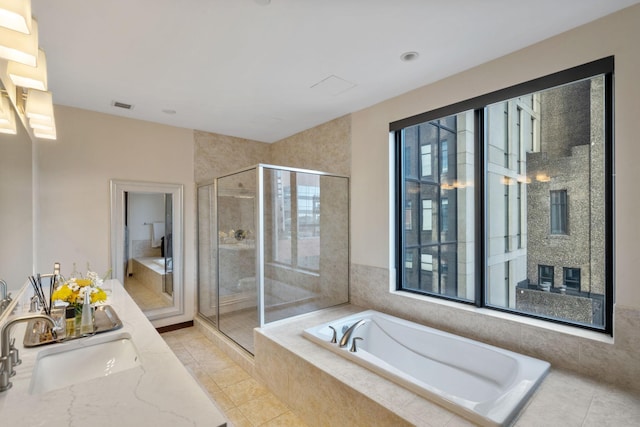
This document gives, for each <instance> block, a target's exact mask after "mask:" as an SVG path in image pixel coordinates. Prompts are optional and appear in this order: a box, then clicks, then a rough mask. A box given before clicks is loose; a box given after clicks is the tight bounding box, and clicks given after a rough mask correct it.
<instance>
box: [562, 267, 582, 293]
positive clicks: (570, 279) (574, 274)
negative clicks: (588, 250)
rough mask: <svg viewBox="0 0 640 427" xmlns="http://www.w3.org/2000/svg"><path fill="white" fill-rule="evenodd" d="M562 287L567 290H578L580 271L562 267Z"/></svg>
mask: <svg viewBox="0 0 640 427" xmlns="http://www.w3.org/2000/svg"><path fill="white" fill-rule="evenodd" d="M563 270H564V286H565V287H566V288H567V289H573V290H576V291H579V290H580V269H579V268H568V267H564V269H563Z"/></svg>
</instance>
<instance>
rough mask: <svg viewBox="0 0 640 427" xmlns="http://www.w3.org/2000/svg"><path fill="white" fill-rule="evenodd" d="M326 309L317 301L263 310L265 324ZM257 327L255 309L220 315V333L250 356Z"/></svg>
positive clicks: (325, 305) (300, 302)
mask: <svg viewBox="0 0 640 427" xmlns="http://www.w3.org/2000/svg"><path fill="white" fill-rule="evenodd" d="M326 307H327V304H326V303H322V301H319V300H317V299H314V300H303V301H298V302H295V303H288V304H286V305H283V306H273V307H267V308H266V309H265V317H266V322H273V321H275V320H280V319H285V318H287V317H293V316H297V315H299V314H304V313H308V312H311V311H315V310H320V309H322V308H326ZM209 320H211V321H213V322H214V323H215V319H212V318H210V317H209ZM257 327H258V311H257V309H256V308H251V309H244V310H237V311H233V312H228V313H224V314H222V313H221V314H220V325H219V329H220V331H221V332H222V333H224V334H225V335H226V336H228V337H229V338H231V339H232V340H233V341H235V342H236V343H237V344H239V345H240V346H242V347H243V348H244V349H245V350H247V351H248V352H250V353H251V354H253V353H254V346H253V329H254V328H257Z"/></svg>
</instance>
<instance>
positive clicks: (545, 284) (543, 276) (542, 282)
mask: <svg viewBox="0 0 640 427" xmlns="http://www.w3.org/2000/svg"><path fill="white" fill-rule="evenodd" d="M538 286H540V287H541V288H543V289H545V290H547V291H548V290H549V289H550V288H552V287H553V267H552V266H550V265H539V266H538Z"/></svg>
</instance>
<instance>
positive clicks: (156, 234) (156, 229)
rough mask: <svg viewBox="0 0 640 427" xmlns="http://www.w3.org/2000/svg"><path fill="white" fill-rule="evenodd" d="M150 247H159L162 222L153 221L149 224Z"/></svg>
mask: <svg viewBox="0 0 640 427" xmlns="http://www.w3.org/2000/svg"><path fill="white" fill-rule="evenodd" d="M151 234H152V235H153V236H152V237H151V247H152V248H159V247H160V245H161V244H162V238H163V237H164V222H154V223H153V224H151Z"/></svg>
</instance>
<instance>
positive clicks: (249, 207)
mask: <svg viewBox="0 0 640 427" xmlns="http://www.w3.org/2000/svg"><path fill="white" fill-rule="evenodd" d="M217 183H218V184H217V185H218V196H217V210H218V307H219V308H218V327H219V329H220V331H221V332H222V333H224V334H225V335H227V336H228V337H229V338H231V339H232V340H234V341H235V342H236V343H238V344H239V345H241V346H242V347H243V348H245V349H246V350H247V351H249V352H251V353H253V328H255V327H258V326H259V325H260V322H259V318H258V301H259V298H258V286H257V280H256V277H257V272H256V239H255V237H256V224H255V222H256V170H255V169H251V170H247V171H244V172H240V173H237V174H233V175H229V176H225V177H222V178H220V179H218V181H217Z"/></svg>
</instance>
